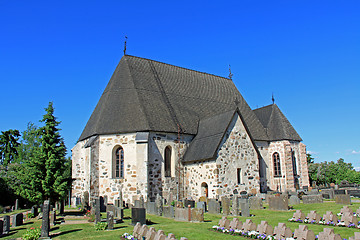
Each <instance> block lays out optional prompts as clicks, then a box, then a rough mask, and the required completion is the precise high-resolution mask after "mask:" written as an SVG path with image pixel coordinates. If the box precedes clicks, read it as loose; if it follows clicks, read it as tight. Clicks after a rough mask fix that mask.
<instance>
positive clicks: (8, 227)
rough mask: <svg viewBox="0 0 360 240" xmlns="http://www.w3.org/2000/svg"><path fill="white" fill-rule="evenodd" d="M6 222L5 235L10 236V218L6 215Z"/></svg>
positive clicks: (4, 218)
mask: <svg viewBox="0 0 360 240" xmlns="http://www.w3.org/2000/svg"><path fill="white" fill-rule="evenodd" d="M3 220H4V227H3V234H5V235H6V234H9V232H10V216H9V215H5V216H4V217H3Z"/></svg>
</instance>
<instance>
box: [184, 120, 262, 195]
mask: <svg viewBox="0 0 360 240" xmlns="http://www.w3.org/2000/svg"><path fill="white" fill-rule="evenodd" d="M185 169H186V185H188V195H189V196H192V197H193V198H195V199H197V198H199V197H201V196H203V195H204V191H203V187H202V186H204V185H205V184H204V183H206V184H207V186H208V197H209V198H219V197H220V196H223V195H226V196H232V195H233V194H238V193H240V192H241V191H247V192H248V193H252V194H256V193H258V192H259V191H260V187H259V183H260V177H259V164H258V156H257V153H256V150H255V146H253V144H252V141H251V139H250V136H249V135H248V133H247V131H246V129H245V127H244V125H243V123H242V121H241V119H240V117H239V116H238V115H235V117H234V119H233V120H232V122H231V124H230V125H229V128H228V130H227V131H226V134H225V137H224V139H223V140H222V142H221V144H220V148H219V150H218V154H217V158H216V159H213V160H206V161H200V162H194V163H191V164H186V165H185ZM238 169H241V170H240V175H241V179H240V181H241V182H240V184H238V176H237V174H238Z"/></svg>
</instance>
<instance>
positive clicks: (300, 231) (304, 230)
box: [294, 225, 315, 240]
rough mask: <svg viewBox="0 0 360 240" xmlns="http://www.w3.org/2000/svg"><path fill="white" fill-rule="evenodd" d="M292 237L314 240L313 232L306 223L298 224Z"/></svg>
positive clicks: (300, 239) (301, 239)
mask: <svg viewBox="0 0 360 240" xmlns="http://www.w3.org/2000/svg"><path fill="white" fill-rule="evenodd" d="M294 238H295V239H299V240H315V234H314V232H313V231H311V230H309V229H308V227H307V226H306V225H299V228H297V229H295V232H294Z"/></svg>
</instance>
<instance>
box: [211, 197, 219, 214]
mask: <svg viewBox="0 0 360 240" xmlns="http://www.w3.org/2000/svg"><path fill="white" fill-rule="evenodd" d="M208 202H209V206H208V212H209V213H210V214H219V213H220V203H219V202H218V201H217V200H216V199H209V200H208Z"/></svg>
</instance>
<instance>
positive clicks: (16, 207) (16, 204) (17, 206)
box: [15, 199, 19, 210]
mask: <svg viewBox="0 0 360 240" xmlns="http://www.w3.org/2000/svg"><path fill="white" fill-rule="evenodd" d="M18 209H19V199H16V200H15V210H18Z"/></svg>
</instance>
